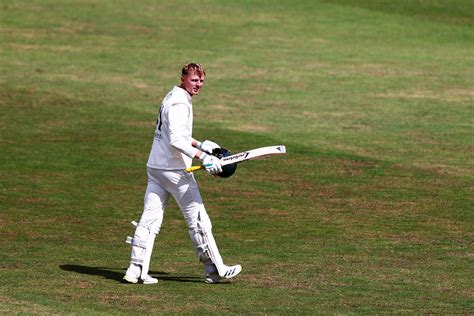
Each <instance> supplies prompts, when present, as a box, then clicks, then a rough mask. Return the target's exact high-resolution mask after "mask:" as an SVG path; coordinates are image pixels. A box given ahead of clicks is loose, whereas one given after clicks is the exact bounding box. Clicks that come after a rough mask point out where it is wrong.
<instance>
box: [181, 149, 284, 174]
mask: <svg viewBox="0 0 474 316" xmlns="http://www.w3.org/2000/svg"><path fill="white" fill-rule="evenodd" d="M283 154H286V147H285V146H284V145H278V146H267V147H260V148H255V149H251V150H247V151H243V152H240V153H237V154H234V155H230V156H227V157H223V158H222V159H221V165H222V166H225V165H229V164H232V163H240V162H243V161H247V160H256V159H263V158H266V157H269V156H275V155H283ZM203 168H204V166H202V165H200V166H192V167H189V168H187V169H186V171H187V172H193V171H197V170H200V169H203Z"/></svg>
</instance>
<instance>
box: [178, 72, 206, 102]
mask: <svg viewBox="0 0 474 316" xmlns="http://www.w3.org/2000/svg"><path fill="white" fill-rule="evenodd" d="M203 85H204V76H199V75H198V74H197V73H193V72H191V73H189V74H188V75H187V76H184V77H181V87H182V88H184V89H185V90H186V91H188V92H189V94H190V95H192V96H193V95H196V94H198V93H199V91H200V90H201V87H202V86H203Z"/></svg>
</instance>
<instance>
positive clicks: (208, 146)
mask: <svg viewBox="0 0 474 316" xmlns="http://www.w3.org/2000/svg"><path fill="white" fill-rule="evenodd" d="M196 148H197V149H199V150H200V151H205V152H207V153H208V154H212V150H213V149H214V148H221V146H219V145H217V144H216V143H214V142H211V141H210V140H205V141H203V142H202V143H201V142H198V143H197V144H196Z"/></svg>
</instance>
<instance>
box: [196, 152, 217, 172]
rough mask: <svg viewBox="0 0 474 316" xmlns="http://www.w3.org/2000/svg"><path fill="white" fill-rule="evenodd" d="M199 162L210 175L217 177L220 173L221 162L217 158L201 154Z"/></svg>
mask: <svg viewBox="0 0 474 316" xmlns="http://www.w3.org/2000/svg"><path fill="white" fill-rule="evenodd" d="M199 160H201V162H202V165H203V166H204V168H206V170H207V172H209V173H210V174H213V175H217V174H219V173H221V172H222V166H221V161H220V160H219V158H217V157H215V156H211V155H208V154H206V153H202V154H201V158H200V159H199Z"/></svg>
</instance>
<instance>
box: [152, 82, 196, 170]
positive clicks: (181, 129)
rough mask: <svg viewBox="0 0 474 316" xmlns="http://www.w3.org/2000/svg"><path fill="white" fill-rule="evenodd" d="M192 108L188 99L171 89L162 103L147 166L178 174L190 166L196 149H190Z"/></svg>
mask: <svg viewBox="0 0 474 316" xmlns="http://www.w3.org/2000/svg"><path fill="white" fill-rule="evenodd" d="M192 131H193V104H192V97H191V95H190V94H189V93H188V92H187V91H186V90H184V89H183V88H180V87H177V86H176V87H174V88H173V89H172V90H171V91H170V92H169V93H168V94H167V95H166V97H165V98H164V99H163V103H162V104H161V108H160V113H159V114H158V119H157V121H156V128H155V137H154V139H153V145H152V147H151V151H150V156H149V157H148V162H147V166H148V167H150V168H155V169H165V170H177V169H186V168H188V167H190V166H191V163H192V157H194V156H195V155H196V154H197V152H198V149H197V148H194V147H193V146H192V145H191V142H192Z"/></svg>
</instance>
